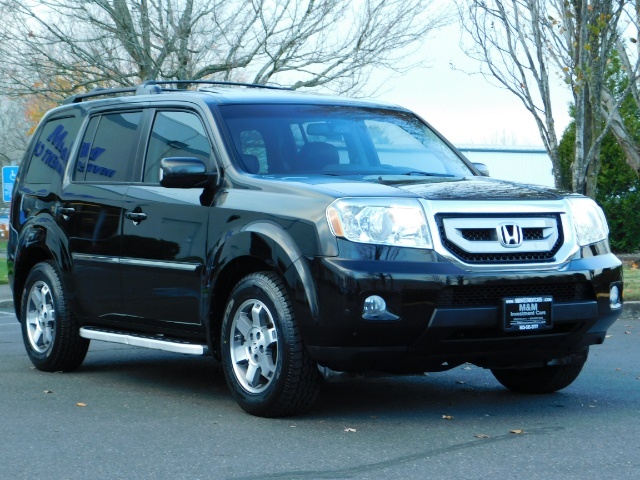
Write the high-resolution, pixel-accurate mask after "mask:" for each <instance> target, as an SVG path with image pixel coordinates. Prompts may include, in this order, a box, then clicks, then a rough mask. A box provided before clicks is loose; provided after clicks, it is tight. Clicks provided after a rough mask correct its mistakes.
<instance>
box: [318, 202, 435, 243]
mask: <svg viewBox="0 0 640 480" xmlns="http://www.w3.org/2000/svg"><path fill="white" fill-rule="evenodd" d="M327 219H328V220H329V225H330V226H331V230H332V231H333V233H334V235H336V236H337V237H344V238H346V239H347V240H351V241H352V242H361V243H374V244H379V245H395V246H399V247H415V248H432V243H431V236H430V235H429V227H428V226H427V219H426V218H425V215H424V211H423V209H422V206H421V205H420V202H418V200H415V199H411V198H398V199H396V198H343V199H340V200H336V201H335V202H333V203H332V204H331V205H329V207H328V208H327Z"/></svg>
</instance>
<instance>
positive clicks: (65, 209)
mask: <svg viewBox="0 0 640 480" xmlns="http://www.w3.org/2000/svg"><path fill="white" fill-rule="evenodd" d="M75 211H76V209H75V208H73V207H58V215H65V216H66V215H71V214H72V213H75Z"/></svg>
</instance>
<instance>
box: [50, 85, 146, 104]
mask: <svg viewBox="0 0 640 480" xmlns="http://www.w3.org/2000/svg"><path fill="white" fill-rule="evenodd" d="M138 88H139V87H122V88H103V87H96V88H94V89H93V90H90V91H88V92H87V93H76V94H75V95H71V96H70V97H67V98H65V99H64V101H63V102H62V105H68V104H70V103H80V102H82V101H83V100H85V99H87V98H93V97H101V96H106V95H118V94H121V93H134V92H136V90H137V89H138Z"/></svg>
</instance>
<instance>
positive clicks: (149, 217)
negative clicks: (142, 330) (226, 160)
mask: <svg viewBox="0 0 640 480" xmlns="http://www.w3.org/2000/svg"><path fill="white" fill-rule="evenodd" d="M168 157H191V158H198V159H201V160H203V161H204V162H205V163H206V164H207V165H210V164H211V143H210V141H209V138H208V135H207V133H206V130H205V128H204V123H203V121H202V119H201V118H200V116H199V115H198V113H196V112H195V111H191V110H175V109H174V110H170V109H158V110H156V111H155V112H154V118H153V123H152V126H151V132H150V135H149V137H148V139H147V147H146V155H145V159H144V164H143V167H142V176H141V181H140V182H134V183H133V184H132V185H131V187H130V188H129V189H128V191H127V196H126V199H125V205H124V208H125V213H124V224H123V249H122V255H121V260H120V264H121V268H122V275H123V277H122V278H123V295H124V299H125V301H124V305H125V310H126V314H127V315H128V317H129V321H131V322H134V323H141V324H146V325H152V324H156V325H157V324H162V325H164V326H167V327H169V328H171V326H172V325H173V326H175V325H178V324H182V325H184V324H190V325H197V324H199V323H200V321H201V318H202V316H203V315H202V312H201V309H202V290H203V288H204V285H203V271H204V265H205V254H206V248H207V220H208V216H209V212H210V209H209V207H207V206H206V205H205V206H203V205H202V204H201V200H200V196H201V194H202V189H197V188H194V189H177V188H171V189H169V188H165V187H162V186H160V161H161V160H162V159H163V158H168Z"/></svg>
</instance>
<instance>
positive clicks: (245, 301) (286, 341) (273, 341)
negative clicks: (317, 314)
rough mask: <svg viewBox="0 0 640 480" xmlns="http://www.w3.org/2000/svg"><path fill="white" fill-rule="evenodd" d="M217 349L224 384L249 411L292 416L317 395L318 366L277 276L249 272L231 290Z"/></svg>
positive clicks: (241, 405) (310, 402)
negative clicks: (220, 354) (301, 333)
mask: <svg viewBox="0 0 640 480" xmlns="http://www.w3.org/2000/svg"><path fill="white" fill-rule="evenodd" d="M221 352H222V364H223V369H224V373H225V377H226V380H227V384H228V385H229V388H230V390H231V393H232V395H233V397H234V398H235V400H236V401H237V402H238V404H239V405H240V407H242V409H243V410H245V411H246V412H248V413H251V414H253V415H258V416H263V417H279V416H285V415H293V414H296V413H300V412H302V411H304V410H306V409H307V408H309V407H310V406H311V404H312V403H313V402H314V401H315V399H316V397H317V395H318V392H319V389H320V383H321V376H320V373H319V370H318V368H317V366H316V364H315V362H313V361H312V360H311V358H309V355H308V353H307V351H306V350H305V348H304V346H303V344H302V337H301V335H300V332H299V329H298V326H297V324H296V321H295V318H294V314H293V309H292V308H291V304H290V301H289V297H288V294H287V292H286V290H285V288H284V286H283V284H282V282H281V280H280V279H279V278H278V276H276V275H275V274H272V273H267V272H263V273H254V274H251V275H248V276H246V277H245V278H243V279H242V280H241V281H240V283H238V285H237V286H236V287H235V288H234V289H233V292H232V293H231V296H230V297H229V303H228V304H227V308H226V310H225V314H224V318H223V321H222V335H221Z"/></svg>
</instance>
